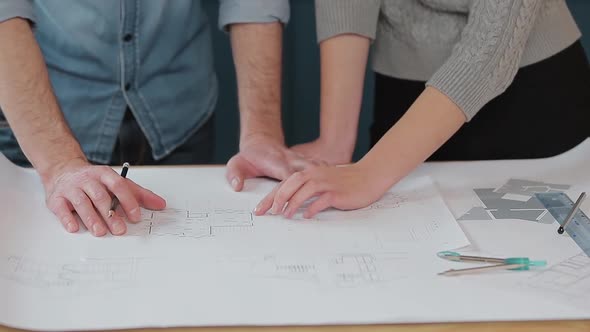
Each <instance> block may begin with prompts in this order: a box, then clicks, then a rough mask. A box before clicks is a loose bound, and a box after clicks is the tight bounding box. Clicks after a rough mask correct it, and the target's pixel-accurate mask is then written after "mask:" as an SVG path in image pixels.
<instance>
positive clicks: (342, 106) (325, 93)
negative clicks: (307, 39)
mask: <svg viewBox="0 0 590 332" xmlns="http://www.w3.org/2000/svg"><path fill="white" fill-rule="evenodd" d="M369 45H370V40H369V39H368V38H366V37H362V36H360V35H352V34H347V35H340V36H337V37H334V38H330V39H327V40H325V41H323V42H322V43H321V44H320V51H321V66H322V68H321V85H322V86H321V115H320V141H322V142H323V144H325V145H326V146H328V147H330V148H332V149H335V150H337V151H338V152H342V153H347V154H349V156H348V157H350V156H352V152H353V150H354V146H355V143H356V136H357V130H358V122H359V113H360V109H361V102H362V97H363V83H364V78H365V70H366V65H367V58H368V54H369Z"/></svg>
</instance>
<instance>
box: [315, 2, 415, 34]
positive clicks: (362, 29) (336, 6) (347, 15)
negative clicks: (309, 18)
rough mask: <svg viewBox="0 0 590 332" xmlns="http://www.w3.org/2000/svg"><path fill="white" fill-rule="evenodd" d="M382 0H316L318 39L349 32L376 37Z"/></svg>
mask: <svg viewBox="0 0 590 332" xmlns="http://www.w3.org/2000/svg"><path fill="white" fill-rule="evenodd" d="M382 1H383V0H316V1H315V9H316V22H317V23H316V25H317V35H318V41H319V42H321V41H323V40H326V39H328V38H331V37H334V36H337V35H341V34H348V33H352V34H357V35H361V36H364V37H367V38H370V39H375V35H376V34H377V21H378V19H379V10H380V8H381V2H382ZM412 1H413V0H412Z"/></svg>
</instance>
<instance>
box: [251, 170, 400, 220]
mask: <svg viewBox="0 0 590 332" xmlns="http://www.w3.org/2000/svg"><path fill="white" fill-rule="evenodd" d="M378 180H379V179H378V178H375V176H372V174H371V172H370V170H368V169H366V168H363V167H361V166H360V165H359V164H353V165H349V166H340V167H335V166H314V167H311V168H309V169H306V170H304V171H301V172H297V173H294V174H293V175H291V176H290V177H289V178H287V179H286V180H285V181H283V182H281V183H280V184H279V185H278V186H277V187H276V188H275V189H274V190H273V191H272V192H271V193H269V194H268V195H267V196H266V197H265V198H264V199H263V200H262V201H261V202H260V203H259V204H258V206H257V207H256V210H255V212H256V215H258V216H260V215H263V214H265V213H266V212H267V211H269V210H271V213H272V214H283V215H284V216H285V217H287V218H291V217H293V215H294V214H295V213H296V212H297V210H298V209H299V208H300V207H301V206H302V205H303V204H304V203H305V202H306V201H307V200H309V199H311V198H314V197H317V199H316V200H315V201H313V202H311V204H310V205H309V207H308V208H307V209H306V210H305V212H304V213H303V217H304V218H312V217H313V216H315V215H316V214H317V213H318V212H320V211H323V210H325V209H327V208H329V207H334V208H337V209H340V210H354V209H360V208H364V207H366V206H368V205H370V204H371V203H373V202H375V201H377V200H378V199H379V198H380V197H381V196H383V194H384V193H385V192H386V191H387V189H388V187H387V186H384V185H383V182H382V181H378Z"/></svg>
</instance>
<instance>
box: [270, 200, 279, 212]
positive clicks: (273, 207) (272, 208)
mask: <svg viewBox="0 0 590 332" xmlns="http://www.w3.org/2000/svg"><path fill="white" fill-rule="evenodd" d="M277 210H278V208H277V204H276V203H275V202H273V203H272V206H271V208H270V214H273V215H274V214H277V213H278V211H277Z"/></svg>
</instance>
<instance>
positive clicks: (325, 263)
mask: <svg viewBox="0 0 590 332" xmlns="http://www.w3.org/2000/svg"><path fill="white" fill-rule="evenodd" d="M410 257H411V255H410V254H409V253H408V252H395V251H392V252H367V253H341V254H333V255H327V256H318V257H316V258H314V259H305V258H301V257H293V256H288V255H266V256H259V257H244V258H241V259H234V260H232V261H231V264H232V265H233V268H237V269H240V270H241V271H242V273H244V274H245V275H246V276H247V277H248V278H256V279H260V280H264V279H269V280H272V279H274V280H284V281H290V282H307V283H313V284H317V286H318V287H322V286H323V287H326V286H329V287H337V288H341V287H342V288H355V287H363V286H371V285H377V284H380V283H386V282H393V281H395V280H398V279H401V278H404V277H407V270H405V269H400V268H399V267H400V266H409V265H410V264H411V261H410V259H409V258H410ZM226 263H227V262H226Z"/></svg>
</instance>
